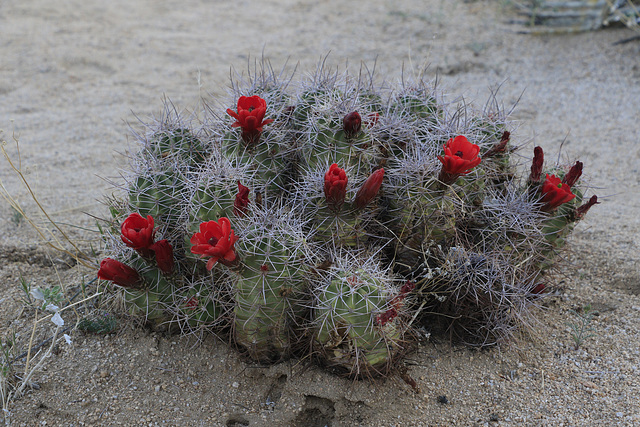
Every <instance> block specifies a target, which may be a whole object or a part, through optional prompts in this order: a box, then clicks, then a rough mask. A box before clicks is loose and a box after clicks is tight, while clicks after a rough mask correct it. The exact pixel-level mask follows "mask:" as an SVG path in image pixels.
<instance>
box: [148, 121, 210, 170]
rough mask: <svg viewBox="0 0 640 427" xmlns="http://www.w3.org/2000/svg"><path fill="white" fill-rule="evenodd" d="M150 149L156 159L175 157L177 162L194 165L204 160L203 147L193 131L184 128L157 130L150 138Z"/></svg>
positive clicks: (204, 152) (205, 154)
mask: <svg viewBox="0 0 640 427" xmlns="http://www.w3.org/2000/svg"><path fill="white" fill-rule="evenodd" d="M149 145H150V151H151V153H152V154H153V155H154V157H156V158H158V159H169V158H171V157H177V160H178V161H179V162H182V163H184V164H187V165H190V166H195V165H198V164H200V163H202V162H204V161H205V160H206V157H207V153H206V150H205V147H204V145H203V143H202V141H200V139H198V138H197V137H196V136H194V135H193V133H192V132H191V131H190V130H189V129H186V128H177V129H173V130H167V131H163V132H159V133H157V134H155V135H153V137H152V138H151V140H150V143H149Z"/></svg>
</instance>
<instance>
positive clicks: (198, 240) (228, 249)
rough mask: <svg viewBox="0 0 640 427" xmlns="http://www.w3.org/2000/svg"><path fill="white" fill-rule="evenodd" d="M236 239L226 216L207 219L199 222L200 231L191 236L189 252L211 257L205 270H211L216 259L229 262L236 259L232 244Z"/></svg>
mask: <svg viewBox="0 0 640 427" xmlns="http://www.w3.org/2000/svg"><path fill="white" fill-rule="evenodd" d="M237 241H238V238H237V237H236V236H235V234H234V232H233V230H232V229H231V223H230V222H229V219H228V218H225V217H222V218H220V219H219V220H218V221H208V222H203V223H202V224H200V232H199V233H195V234H194V235H193V236H192V237H191V244H192V245H193V247H192V248H191V252H192V253H194V254H196V255H201V257H202V258H204V257H211V258H210V259H209V261H208V262H207V270H211V269H212V268H213V266H214V265H215V263H216V262H218V260H222V261H221V262H227V263H231V262H233V261H235V259H236V253H235V250H234V248H233V245H234V244H235V243H236V242H237Z"/></svg>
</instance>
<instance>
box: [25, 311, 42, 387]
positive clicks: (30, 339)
mask: <svg viewBox="0 0 640 427" xmlns="http://www.w3.org/2000/svg"><path fill="white" fill-rule="evenodd" d="M38 312H39V310H38V308H37V307H36V318H35V321H34V322H33V329H32V330H31V338H29V349H28V350H27V361H26V362H25V364H24V375H25V377H26V376H27V373H28V372H29V362H30V361H31V349H32V348H33V337H34V336H35V334H36V326H38Z"/></svg>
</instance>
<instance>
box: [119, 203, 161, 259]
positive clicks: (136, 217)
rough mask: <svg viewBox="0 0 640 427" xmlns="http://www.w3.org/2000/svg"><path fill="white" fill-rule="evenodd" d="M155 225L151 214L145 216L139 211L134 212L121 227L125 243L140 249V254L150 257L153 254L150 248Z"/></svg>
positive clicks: (137, 249)
mask: <svg viewBox="0 0 640 427" xmlns="http://www.w3.org/2000/svg"><path fill="white" fill-rule="evenodd" d="M153 225H154V223H153V217H152V216H151V215H147V218H143V217H142V215H140V214H139V213H132V214H131V215H129V216H128V217H127V219H125V220H124V222H123V223H122V226H121V227H120V231H121V232H122V236H121V237H122V241H123V242H124V244H125V245H127V246H129V247H130V248H133V249H135V250H136V251H138V252H139V253H140V255H142V256H145V257H148V256H149V255H151V252H150V251H149V248H150V247H151V245H152V244H153V235H154V230H153Z"/></svg>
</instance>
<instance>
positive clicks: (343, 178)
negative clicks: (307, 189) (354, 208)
mask: <svg viewBox="0 0 640 427" xmlns="http://www.w3.org/2000/svg"><path fill="white" fill-rule="evenodd" d="M347 181H348V179H347V174H346V172H345V171H344V169H342V168H341V167H339V166H338V165H337V164H336V163H334V164H332V165H331V166H330V167H329V170H328V171H327V173H325V174H324V196H325V197H326V199H327V205H328V206H329V208H331V209H333V210H335V211H338V210H340V207H341V206H342V204H343V203H344V197H345V195H346V194H347Z"/></svg>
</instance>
